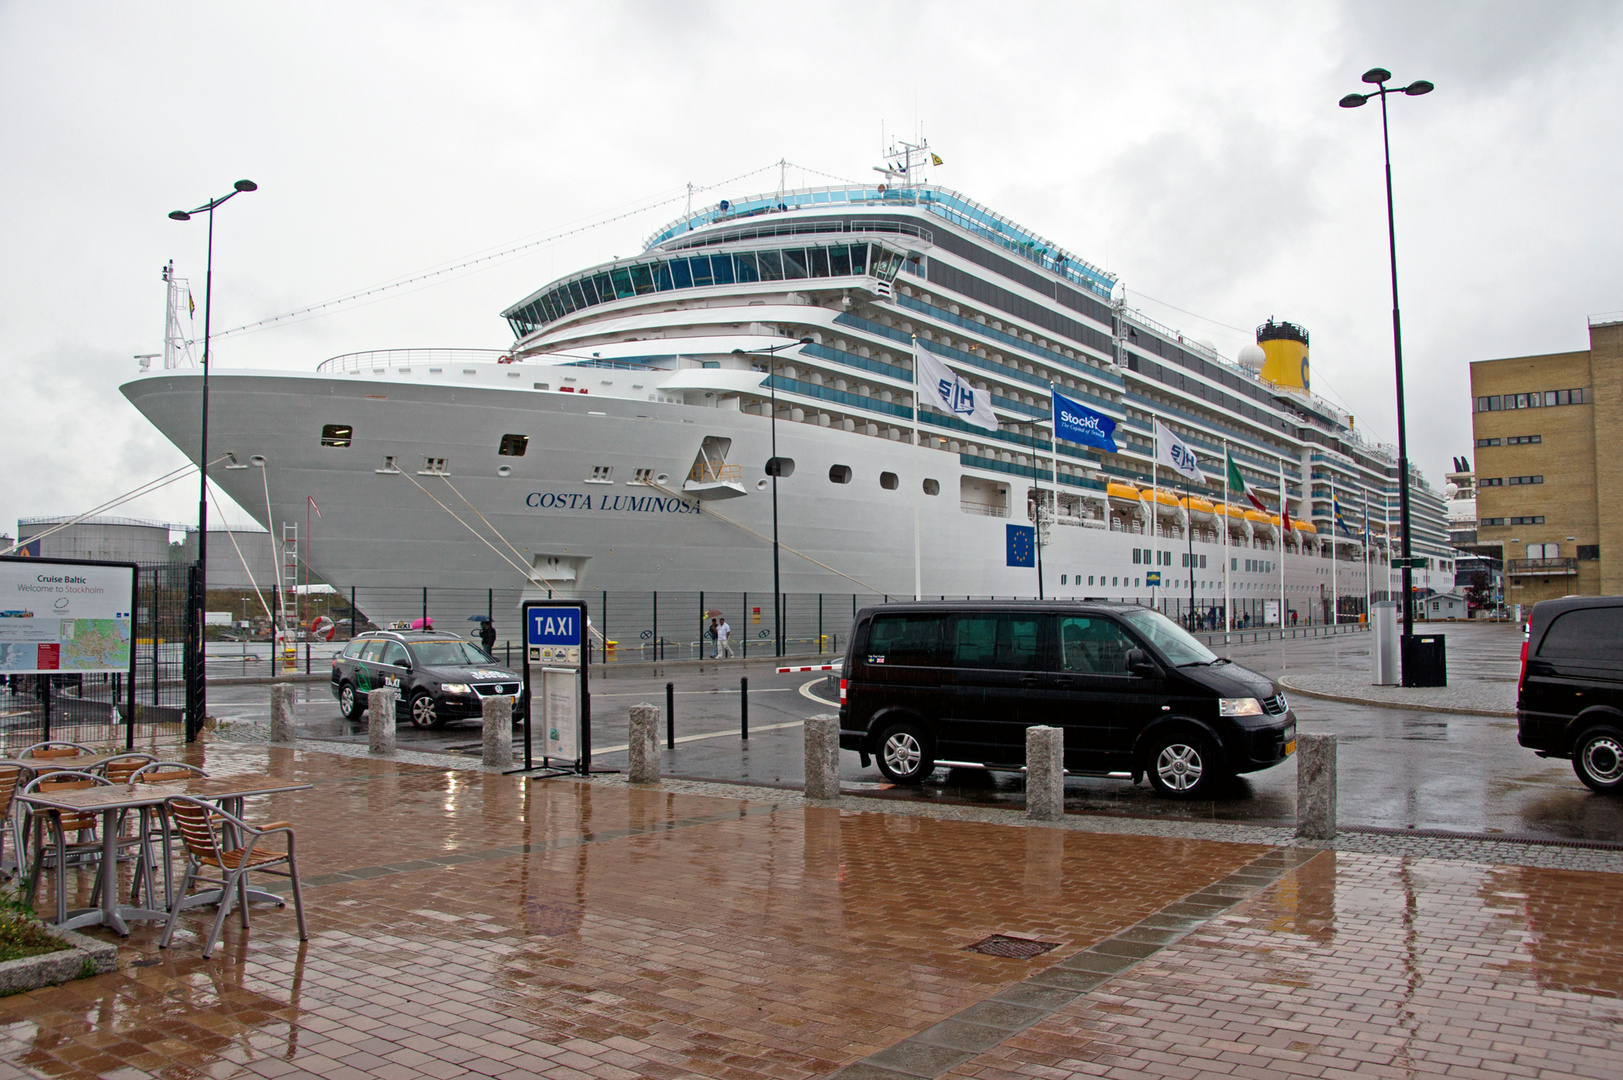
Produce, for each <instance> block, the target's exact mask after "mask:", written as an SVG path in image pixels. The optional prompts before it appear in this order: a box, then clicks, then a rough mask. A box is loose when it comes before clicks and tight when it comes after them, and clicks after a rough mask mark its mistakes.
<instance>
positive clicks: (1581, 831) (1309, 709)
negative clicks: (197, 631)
mask: <svg viewBox="0 0 1623 1080" xmlns="http://www.w3.org/2000/svg"><path fill="white" fill-rule="evenodd" d="M1438 629H1442V630H1443V631H1444V632H1445V633H1447V634H1448V636H1449V642H1448V655H1449V669H1450V678H1451V680H1457V679H1461V678H1469V679H1478V680H1495V681H1497V680H1505V681H1508V682H1509V683H1512V684H1513V683H1514V682H1515V679H1516V673H1517V667H1518V650H1519V648H1520V641H1521V639H1520V636H1519V633H1518V631H1517V630H1516V628H1515V627H1513V626H1508V625H1498V626H1482V625H1450V626H1446V627H1435V626H1433V627H1427V630H1428V632H1434V631H1436V630H1438ZM1214 650H1215V651H1216V652H1218V653H1219V654H1220V655H1226V656H1229V657H1230V658H1232V659H1233V660H1234V661H1235V662H1236V663H1240V664H1244V665H1245V666H1247V667H1250V668H1252V669H1254V670H1257V671H1260V672H1263V673H1265V674H1268V675H1270V676H1278V675H1282V674H1286V673H1289V672H1291V671H1298V672H1301V671H1324V670H1328V669H1332V668H1334V669H1343V670H1348V671H1361V672H1367V671H1368V670H1369V651H1368V650H1369V637H1368V635H1366V634H1357V635H1351V636H1343V637H1335V638H1313V639H1297V640H1286V641H1283V642H1264V643H1261V644H1250V643H1246V644H1243V645H1241V644H1234V645H1230V646H1226V647H1225V646H1222V645H1217V646H1214ZM740 675H747V676H748V678H749V681H750V690H749V716H750V738H749V739H748V741H745V740H742V739H741V738H740V737H739V703H740V694H739V685H738V679H739V676H740ZM667 679H669V680H671V681H673V682H674V683H675V684H676V735H677V739H678V743H677V747H676V749H675V750H674V751H671V750H667V751H665V753H664V755H663V757H664V762H663V768H664V771H665V773H666V775H670V776H679V777H684V778H693V779H705V780H718V781H731V782H744V783H756V784H768V785H792V786H799V785H800V783H801V782H802V779H803V774H802V741H801V740H802V731H801V727H800V723H799V722H800V721H801V720H803V719H804V718H805V717H806V716H809V715H813V714H815V713H818V712H835V711H837V701H838V694H837V692H836V693H833V694H830V693H829V692H828V690H827V689H826V688H825V687H824V685H823V682H822V677H821V676H819V675H812V674H786V675H778V674H776V673H775V672H773V670H772V668H771V666H769V665H768V664H763V663H760V662H758V661H754V660H751V661H749V662H748V663H747V664H746V663H744V662H740V661H734V662H729V663H722V664H706V665H704V666H703V667H700V668H693V667H686V666H681V667H679V666H675V665H672V666H671V667H670V668H668V669H666V670H663V671H653V670H649V669H642V670H621V671H613V672H611V673H610V674H609V675H607V676H601V675H599V674H598V671H597V670H594V679H593V683H592V711H593V727H594V735H593V742H594V743H595V744H596V747H597V750H596V752H595V754H594V758H593V762H594V764H595V765H600V766H605V767H610V768H613V767H623V766H624V765H625V760H626V755H625V752H624V743H625V732H626V715H627V710H628V709H629V708H630V706H632V705H634V704H637V703H639V702H644V701H646V702H650V703H652V704H655V705H660V706H663V705H664V700H665V683H666V681H667ZM268 701H269V688H268V687H266V686H263V685H255V686H218V687H215V688H213V689H211V691H210V705H211V711H212V712H214V713H216V714H217V715H219V716H221V717H222V718H225V719H227V720H231V719H239V720H245V721H250V722H255V723H260V724H263V723H266V722H267V719H266V718H267V716H268V709H269V706H268ZM1291 705H1292V708H1293V709H1294V710H1295V711H1296V714H1297V718H1298V722H1299V725H1300V729H1301V730H1302V731H1304V732H1310V733H1335V734H1336V735H1338V736H1339V738H1340V746H1339V767H1340V784H1339V790H1338V801H1339V812H1340V819H1341V821H1342V823H1343V824H1345V825H1365V826H1384V827H1389V828H1400V829H1401V828H1429V829H1446V830H1457V831H1461V832H1469V833H1502V834H1510V835H1516V836H1532V837H1540V838H1546V839H1552V840H1604V841H1623V798H1616V797H1608V796H1598V795H1594V794H1593V793H1591V792H1590V791H1589V789H1588V788H1586V787H1584V786H1583V785H1582V784H1581V783H1579V781H1578V779H1577V777H1576V776H1574V775H1573V772H1572V767H1571V765H1570V764H1569V763H1568V762H1565V761H1550V760H1545V759H1542V758H1539V757H1536V756H1535V755H1534V754H1533V753H1532V752H1531V751H1527V750H1524V749H1522V748H1521V747H1519V746H1517V745H1516V722H1515V720H1514V719H1512V718H1508V717H1484V716H1462V715H1454V714H1449V713H1437V712H1421V711H1412V710H1403V709H1385V708H1374V707H1368V706H1359V705H1344V704H1340V703H1337V702H1331V701H1323V700H1317V699H1313V698H1309V697H1306V696H1303V695H1299V694H1298V695H1294V696H1293V697H1292V698H1291ZM297 714H298V718H299V721H300V724H301V727H302V729H303V734H304V735H306V736H307V737H310V738H325V739H335V740H342V741H354V742H364V741H365V739H366V733H365V728H364V727H363V726H360V725H352V724H349V723H346V722H345V721H344V720H343V719H342V718H340V717H339V715H338V709H337V704H336V702H334V701H333V698H332V695H331V693H330V691H329V689H328V687H327V685H326V684H325V683H316V684H301V685H300V686H299V688H298V705H297ZM514 741H515V745H517V744H518V743H519V742H520V736H519V733H517V732H515V738H514ZM479 742H480V734H479V726H478V724H477V723H467V724H453V725H451V726H448V727H447V728H446V729H444V730H442V731H426V732H425V731H416V730H414V729H412V728H410V727H409V725H408V726H403V727H401V728H400V731H399V744H400V746H401V747H402V749H424V750H430V749H434V750H450V751H452V752H461V753H468V754H472V755H477V754H478V753H479ZM841 761H842V766H841V772H842V775H843V777H844V780H845V784H846V787H847V790H849V791H851V792H853V793H862V794H867V795H871V796H874V797H880V798H915V799H928V800H950V801H969V802H977V803H994V804H995V803H1006V804H1008V805H1011V806H1019V805H1022V804H1023V801H1024V795H1023V790H1022V780H1021V778H1020V777H1018V776H1011V775H1002V774H997V775H993V774H987V773H984V772H979V771H972V770H953V771H948V770H945V769H938V770H937V771H936V773H935V775H934V776H933V777H932V778H931V780H930V781H929V782H928V783H926V784H925V785H924V786H923V787H922V788H919V789H913V790H907V789H897V788H893V787H891V786H890V785H888V784H887V783H886V782H885V781H884V779H883V777H881V776H880V774H879V770H878V769H877V767H873V766H870V767H869V768H867V769H864V768H862V767H861V765H860V764H859V762H858V759H857V755H856V754H855V753H852V752H848V751H847V752H842V754H841ZM1295 805H1296V770H1295V768H1294V766H1293V764H1292V763H1291V762H1286V763H1285V764H1283V765H1281V766H1276V767H1275V768H1272V769H1269V770H1266V771H1263V772H1260V773H1252V774H1249V775H1247V776H1243V777H1240V778H1238V779H1237V780H1236V781H1234V782H1233V784H1232V785H1230V787H1229V788H1228V789H1227V790H1225V791H1223V792H1222V793H1221V794H1220V795H1219V797H1217V798H1214V799H1211V800H1207V801H1201V802H1183V801H1173V800H1167V799H1163V798H1160V797H1159V796H1157V795H1155V794H1154V793H1153V792H1152V791H1151V789H1150V787H1149V785H1148V784H1140V785H1137V786H1136V787H1135V786H1133V785H1131V784H1130V783H1128V782H1127V781H1123V780H1106V779H1095V778H1089V777H1073V778H1070V779H1068V780H1067V782H1066V807H1067V809H1068V810H1071V811H1087V812H1092V813H1108V814H1121V815H1124V816H1133V817H1162V818H1182V819H1189V818H1196V819H1206V820H1225V821H1248V822H1258V823H1288V822H1290V821H1291V820H1293V817H1294V813H1295Z"/></svg>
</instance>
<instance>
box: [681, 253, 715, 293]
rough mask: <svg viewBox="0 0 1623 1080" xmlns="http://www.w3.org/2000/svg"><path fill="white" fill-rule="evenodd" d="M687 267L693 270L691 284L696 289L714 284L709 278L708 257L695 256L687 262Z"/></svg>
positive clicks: (712, 279)
mask: <svg viewBox="0 0 1623 1080" xmlns="http://www.w3.org/2000/svg"><path fill="white" fill-rule="evenodd" d="M688 266H689V267H690V268H691V269H692V270H693V284H694V285H695V286H697V287H698V288H701V289H702V288H704V287H705V286H706V285H713V284H715V279H714V278H712V277H711V276H710V256H708V255H695V256H693V257H692V258H690V259H689V260H688Z"/></svg>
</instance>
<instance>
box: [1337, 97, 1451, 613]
mask: <svg viewBox="0 0 1623 1080" xmlns="http://www.w3.org/2000/svg"><path fill="white" fill-rule="evenodd" d="M1391 78H1392V73H1391V72H1390V71H1388V70H1386V69H1385V68H1370V69H1369V70H1368V71H1366V72H1364V81H1365V82H1366V83H1371V84H1373V85H1374V86H1375V89H1374V90H1372V91H1370V92H1369V93H1367V94H1348V95H1347V96H1346V97H1344V98H1342V99H1341V107H1342V108H1343V109H1356V108H1358V107H1359V106H1360V105H1363V104H1365V103H1366V102H1368V101H1369V99H1370V98H1372V97H1375V96H1376V95H1379V96H1380V99H1381V151H1382V152H1383V153H1384V154H1385V156H1386V243H1387V249H1388V251H1389V252H1390V253H1391V257H1392V358H1393V363H1394V364H1396V366H1397V381H1398V516H1399V521H1400V524H1399V526H1398V527H1399V528H1400V529H1401V530H1402V532H1403V567H1402V569H1403V636H1404V637H1409V636H1410V635H1412V634H1413V633H1414V566H1413V564H1412V562H1411V555H1410V553H1409V440H1408V433H1407V430H1406V427H1405V424H1404V414H1403V330H1402V326H1401V324H1400V323H1399V321H1398V240H1397V228H1396V226H1395V225H1394V224H1393V218H1392V144H1391V140H1390V139H1388V137H1387V133H1386V95H1388V94H1407V95H1409V96H1410V97H1418V96H1420V95H1421V94H1429V93H1431V92H1432V91H1433V90H1435V89H1436V87H1435V86H1433V85H1432V84H1431V83H1429V82H1427V81H1426V80H1425V79H1416V80H1415V81H1414V82H1412V83H1410V84H1409V85H1408V86H1387V85H1386V84H1387V82H1388V80H1390V79H1391ZM1332 531H1333V530H1332Z"/></svg>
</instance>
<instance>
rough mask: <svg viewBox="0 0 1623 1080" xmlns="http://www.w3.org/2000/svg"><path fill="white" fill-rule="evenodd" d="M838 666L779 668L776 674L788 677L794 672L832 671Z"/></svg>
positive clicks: (818, 665) (821, 665)
mask: <svg viewBox="0 0 1623 1080" xmlns="http://www.w3.org/2000/svg"><path fill="white" fill-rule="evenodd" d="M839 666H840V665H838V664H813V665H811V666H810V667H781V668H779V669H778V674H779V675H788V674H789V673H790V672H794V671H833V670H834V669H835V668H837V667H839Z"/></svg>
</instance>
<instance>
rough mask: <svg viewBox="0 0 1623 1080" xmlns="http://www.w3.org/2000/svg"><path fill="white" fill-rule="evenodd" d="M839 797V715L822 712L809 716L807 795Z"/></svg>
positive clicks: (811, 797) (812, 797) (807, 796)
mask: <svg viewBox="0 0 1623 1080" xmlns="http://www.w3.org/2000/svg"><path fill="white" fill-rule="evenodd" d="M839 797H840V718H839V717H838V716H835V715H834V714H833V713H821V714H819V715H817V716H811V717H807V719H806V798H808V799H838V798H839Z"/></svg>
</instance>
